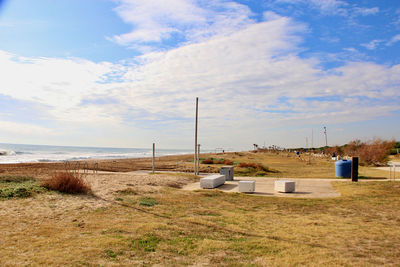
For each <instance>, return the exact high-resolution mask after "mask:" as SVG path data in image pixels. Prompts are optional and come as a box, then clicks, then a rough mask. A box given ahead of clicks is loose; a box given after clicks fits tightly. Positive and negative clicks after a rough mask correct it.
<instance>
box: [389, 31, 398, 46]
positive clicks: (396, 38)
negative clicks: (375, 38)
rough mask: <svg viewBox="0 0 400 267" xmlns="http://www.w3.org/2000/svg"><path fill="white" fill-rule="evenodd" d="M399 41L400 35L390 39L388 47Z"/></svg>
mask: <svg viewBox="0 0 400 267" xmlns="http://www.w3.org/2000/svg"><path fill="white" fill-rule="evenodd" d="M398 41H400V34H397V35H395V36H393V37H392V39H390V41H389V42H387V43H386V45H388V46H391V45H393V44H394V43H397V42H398Z"/></svg>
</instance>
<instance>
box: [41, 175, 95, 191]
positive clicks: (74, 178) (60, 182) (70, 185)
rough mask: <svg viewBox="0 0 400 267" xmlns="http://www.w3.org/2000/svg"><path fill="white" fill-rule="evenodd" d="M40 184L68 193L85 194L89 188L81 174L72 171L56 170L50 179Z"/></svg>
mask: <svg viewBox="0 0 400 267" xmlns="http://www.w3.org/2000/svg"><path fill="white" fill-rule="evenodd" d="M42 186H43V187H46V188H47V189H50V190H55V191H59V192H64V193H70V194H82V193H83V194H86V193H88V192H90V191H91V188H90V186H89V185H88V184H86V182H85V181H84V180H83V178H82V175H79V174H78V173H74V172H57V173H55V174H54V175H52V177H51V178H50V179H47V180H45V181H43V182H42Z"/></svg>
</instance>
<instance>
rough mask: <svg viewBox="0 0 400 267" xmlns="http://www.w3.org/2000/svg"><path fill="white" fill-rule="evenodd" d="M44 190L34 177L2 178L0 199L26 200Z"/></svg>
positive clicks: (0, 179) (0, 178) (0, 180)
mask: <svg viewBox="0 0 400 267" xmlns="http://www.w3.org/2000/svg"><path fill="white" fill-rule="evenodd" d="M44 190H45V188H43V187H41V186H39V185H38V184H37V182H36V181H35V180H34V178H33V177H29V176H0V199H2V198H3V199H9V198H26V197H30V196H32V195H33V194H35V193H40V192H43V191H44Z"/></svg>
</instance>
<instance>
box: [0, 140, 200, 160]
mask: <svg viewBox="0 0 400 267" xmlns="http://www.w3.org/2000/svg"><path fill="white" fill-rule="evenodd" d="M152 153H153V151H152V148H112V147H76V146H48V145H22V144H3V143H0V164H1V163H3V164H4V163H24V162H57V161H68V160H85V159H124V158H142V157H151V156H152ZM192 153H193V150H190V149H157V148H156V156H166V155H180V154H192Z"/></svg>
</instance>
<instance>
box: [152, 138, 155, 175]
mask: <svg viewBox="0 0 400 267" xmlns="http://www.w3.org/2000/svg"><path fill="white" fill-rule="evenodd" d="M155 156H156V144H155V143H153V159H152V161H151V166H152V168H151V169H152V171H153V173H154V169H155V168H154V158H155Z"/></svg>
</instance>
